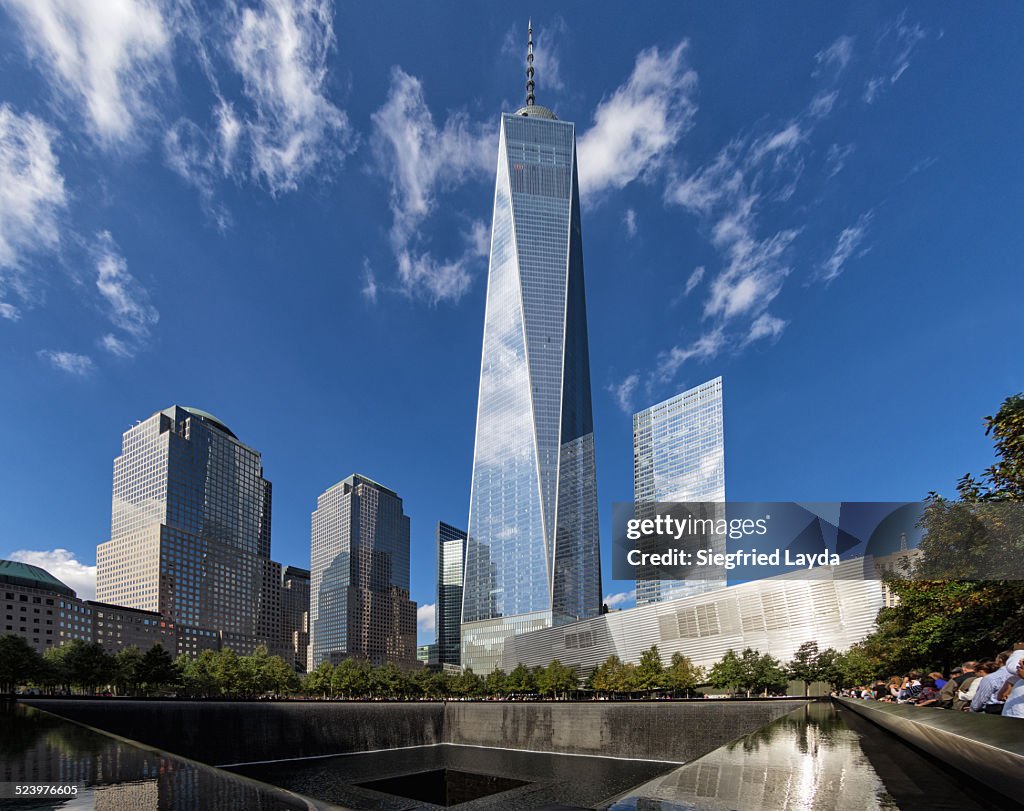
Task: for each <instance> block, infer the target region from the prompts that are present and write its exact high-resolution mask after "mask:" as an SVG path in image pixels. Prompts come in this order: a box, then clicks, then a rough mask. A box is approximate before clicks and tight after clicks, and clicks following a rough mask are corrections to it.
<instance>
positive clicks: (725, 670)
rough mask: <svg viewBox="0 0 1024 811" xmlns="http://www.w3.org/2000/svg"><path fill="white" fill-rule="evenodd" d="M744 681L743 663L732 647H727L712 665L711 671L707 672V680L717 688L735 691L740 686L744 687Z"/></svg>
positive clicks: (745, 679)
mask: <svg viewBox="0 0 1024 811" xmlns="http://www.w3.org/2000/svg"><path fill="white" fill-rule="evenodd" d="M746 681H747V677H746V672H745V668H744V665H743V663H742V662H741V661H740V657H739V656H737V655H736V651H734V650H733V649H732V648H729V650H727V651H726V652H725V654H724V655H723V656H722V658H721V659H720V660H718V661H717V662H715V664H714V665H712V667H711V671H710V672H709V673H708V682H710V683H711V685H712V686H714V687H717V688H719V689H728V690H732V691H734V692H735V691H736V690H739V689H740V688H741V687H745V685H746Z"/></svg>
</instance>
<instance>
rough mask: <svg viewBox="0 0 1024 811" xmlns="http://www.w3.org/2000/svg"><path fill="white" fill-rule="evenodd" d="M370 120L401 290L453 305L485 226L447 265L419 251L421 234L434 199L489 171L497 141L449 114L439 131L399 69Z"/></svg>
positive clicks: (414, 83)
mask: <svg viewBox="0 0 1024 811" xmlns="http://www.w3.org/2000/svg"><path fill="white" fill-rule="evenodd" d="M372 120H373V127H374V139H373V141H374V148H375V158H376V163H377V168H378V170H379V171H380V172H381V173H382V174H384V175H385V176H386V177H387V178H388V180H389V182H390V185H391V195H390V206H391V213H392V226H391V232H390V236H391V247H392V250H393V252H394V255H395V260H396V262H397V265H398V276H399V282H400V289H401V291H402V292H403V293H404V294H405V295H407V296H410V297H414V296H415V297H421V298H425V299H426V300H427V301H429V302H430V303H432V304H437V303H438V302H442V301H458V300H459V299H460V298H461V297H462V295H463V294H464V293H465V292H466V290H468V289H469V285H470V282H471V281H472V275H471V266H472V264H473V260H474V259H475V258H476V257H478V256H479V255H480V252H481V246H482V245H483V243H484V242H485V241H486V238H485V237H484V232H485V231H486V226H483V225H482V224H481V225H477V224H476V223H474V224H473V226H472V228H471V230H470V232H469V233H467V234H465V235H464V241H465V243H466V248H465V250H464V252H463V253H462V254H461V255H460V256H457V257H455V258H452V259H447V260H438V259H435V258H434V257H433V256H432V255H431V254H430V252H429V251H427V250H425V249H423V248H422V246H421V244H420V241H419V237H418V232H419V230H420V225H421V224H422V223H423V222H424V220H426V219H427V218H428V217H429V216H430V215H431V214H432V213H433V211H434V209H435V207H436V205H437V195H438V193H439V192H441V191H445V190H448V189H451V188H453V187H455V186H456V185H459V184H461V183H463V182H465V181H466V180H467V179H468V178H471V177H486V176H488V175H489V174H490V173H492V172H493V171H494V166H495V155H496V154H497V144H496V143H495V136H494V134H493V133H492V132H491V131H490V130H491V128H489V127H484V126H482V125H480V124H474V123H471V122H470V121H469V118H468V116H467V115H466V114H465V113H453V114H451V115H449V116H448V118H447V120H446V121H445V123H444V126H443V127H440V128H438V126H437V125H436V124H435V123H434V117H433V115H431V112H430V109H429V108H428V107H427V103H426V101H425V99H424V95H423V85H422V83H421V82H420V80H419V79H417V78H416V77H415V76H411V75H409V74H408V73H406V72H405V71H403V70H402V69H401V68H399V67H394V68H392V71H391V86H390V89H389V91H388V96H387V99H386V101H385V102H384V105H383V106H382V107H381V108H380V109H379V110H377V111H376V112H375V113H373V116H372ZM481 229H483V230H481Z"/></svg>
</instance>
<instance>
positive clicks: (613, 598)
mask: <svg viewBox="0 0 1024 811" xmlns="http://www.w3.org/2000/svg"><path fill="white" fill-rule="evenodd" d="M634 602H636V589H632V590H631V591H619V592H616V593H615V594H606V595H605V596H604V604H605V605H606V606H608V607H609V608H618V607H620V606H628V604H630V603H634Z"/></svg>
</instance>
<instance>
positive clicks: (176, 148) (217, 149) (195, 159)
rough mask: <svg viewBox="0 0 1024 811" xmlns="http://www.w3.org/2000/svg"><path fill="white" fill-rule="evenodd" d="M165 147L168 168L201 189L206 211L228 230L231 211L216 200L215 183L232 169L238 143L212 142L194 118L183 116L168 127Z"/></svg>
mask: <svg viewBox="0 0 1024 811" xmlns="http://www.w3.org/2000/svg"><path fill="white" fill-rule="evenodd" d="M236 123H237V121H236ZM163 149H164V161H165V163H166V164H167V166H168V168H170V169H171V170H172V171H173V172H175V174H177V175H178V176H179V177H180V178H181V179H182V180H184V181H185V182H186V183H188V184H189V185H190V186H192V187H193V188H195V189H196V191H198V192H199V203H200V205H201V206H202V209H203V211H204V212H205V213H206V215H207V216H208V217H209V218H210V220H211V222H213V223H214V224H215V225H216V226H217V229H218V230H220V231H222V232H223V231H226V230H227V229H228V228H229V227H230V225H231V214H230V212H228V210H227V209H226V208H225V207H224V206H223V205H222V204H220V203H218V202H217V200H216V184H217V182H218V180H220V179H221V178H222V177H226V176H227V173H228V172H230V167H231V162H232V161H233V155H234V149H235V144H234V143H232V144H231V146H230V150H231V151H230V152H229V151H227V150H226V149H224V148H223V147H221V146H219V145H218V144H216V143H213V142H211V140H210V138H209V136H208V135H207V134H206V132H205V131H204V130H203V129H202V128H201V127H199V126H198V125H197V124H195V122H193V121H191V120H190V119H187V118H181V119H178V121H176V122H175V123H174V124H172V125H171V126H170V127H168V129H167V132H166V133H165V134H164V140H163Z"/></svg>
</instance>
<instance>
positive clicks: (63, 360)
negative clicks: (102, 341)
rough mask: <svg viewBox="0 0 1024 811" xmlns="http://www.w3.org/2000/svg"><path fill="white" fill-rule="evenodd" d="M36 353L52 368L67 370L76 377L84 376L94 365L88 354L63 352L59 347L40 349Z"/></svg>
mask: <svg viewBox="0 0 1024 811" xmlns="http://www.w3.org/2000/svg"><path fill="white" fill-rule="evenodd" d="M36 354H38V355H39V357H40V358H42V359H43V360H45V361H47V362H48V363H49V364H50V365H51V366H53V368H54V369H59V370H60V371H62V372H67V373H68V374H69V375H75V376H76V377H86V376H87V375H88V374H89V373H90V372H92V370H93V369H94V368H96V367H95V364H94V363H93V362H92V358H90V357H89V356H88V355H79V354H77V353H75V352H65V351H63V350H59V349H40V350H39V352H37V353H36Z"/></svg>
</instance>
